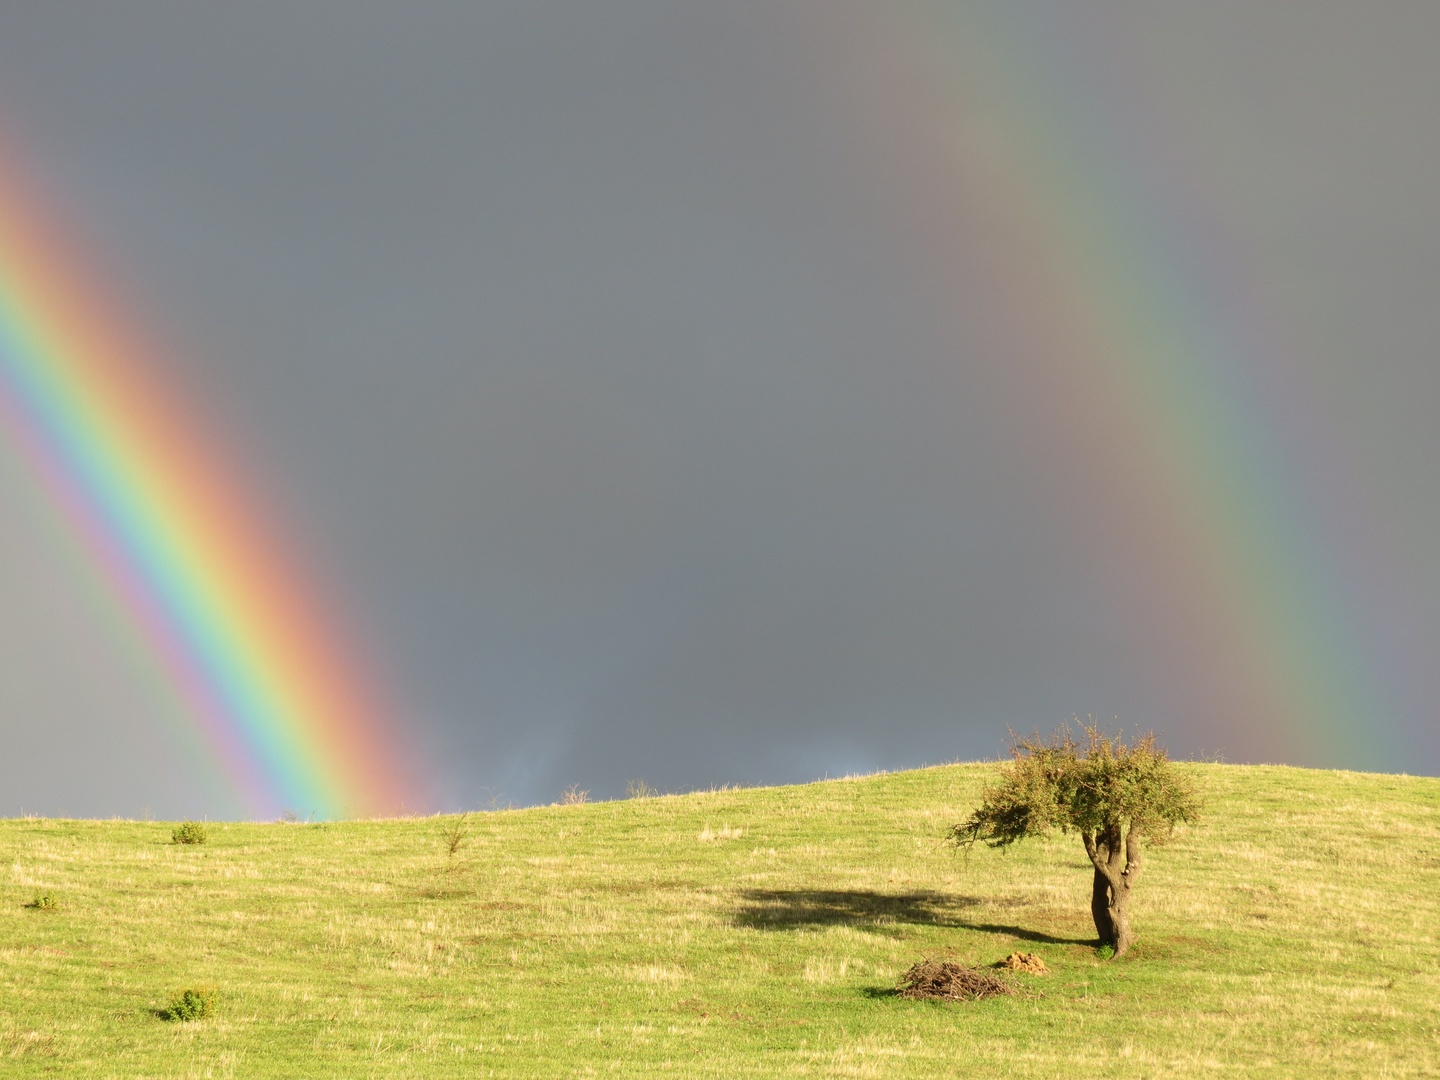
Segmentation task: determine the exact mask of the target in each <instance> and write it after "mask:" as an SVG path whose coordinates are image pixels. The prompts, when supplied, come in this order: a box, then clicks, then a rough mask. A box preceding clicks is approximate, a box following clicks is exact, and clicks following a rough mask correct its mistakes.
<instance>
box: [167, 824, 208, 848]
mask: <svg viewBox="0 0 1440 1080" xmlns="http://www.w3.org/2000/svg"><path fill="white" fill-rule="evenodd" d="M205 836H206V833H205V825H204V823H203V822H199V821H182V822H181V823H180V824H179V825H176V826H175V828H174V830H173V831H172V832H171V833H170V842H171V843H172V844H203V843H205Z"/></svg>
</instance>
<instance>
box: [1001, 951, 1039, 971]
mask: <svg viewBox="0 0 1440 1080" xmlns="http://www.w3.org/2000/svg"><path fill="white" fill-rule="evenodd" d="M995 966H996V967H998V968H1002V969H1004V970H1005V971H1023V972H1026V973H1027V974H1030V975H1046V974H1048V973H1049V971H1050V969H1049V968H1048V967H1046V966H1045V961H1044V960H1042V959H1041V957H1040V954H1039V953H1033V952H1012V953H1011V954H1010V955H1009V956H1007V957H1005V959H1004V960H1001V961H1000V962H999V963H998V964H996V965H995Z"/></svg>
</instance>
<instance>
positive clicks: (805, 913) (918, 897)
mask: <svg viewBox="0 0 1440 1080" xmlns="http://www.w3.org/2000/svg"><path fill="white" fill-rule="evenodd" d="M739 896H740V901H741V903H740V905H739V907H737V908H736V909H735V912H734V914H733V915H732V917H731V921H732V922H733V923H734V924H735V925H736V926H745V927H749V928H751V929H754V930H794V929H797V928H799V927H802V926H855V927H860V928H864V929H873V930H879V931H884V930H886V929H888V928H891V927H895V926H897V925H901V924H908V925H912V926H913V925H918V926H943V927H947V928H950V929H954V930H974V931H977V932H979V933H982V934H1001V935H1004V936H1007V937H1012V938H1016V939H1018V940H1020V941H1033V942H1038V943H1040V944H1042V945H1098V944H1099V941H1098V939H1093V938H1075V937H1058V936H1056V935H1054V934H1047V933H1045V932H1044V931H1041V930H1032V929H1030V928H1029V927H1025V926H1008V925H1001V924H998V923H981V922H972V921H970V920H968V919H966V918H964V915H963V912H964V911H965V910H966V909H968V908H974V907H978V906H980V905H981V904H983V903H985V901H984V900H982V899H980V898H979V897H975V896H950V895H947V894H946V893H939V892H929V891H926V892H907V893H882V892H876V891H874V890H872V889H742V890H740V893H739Z"/></svg>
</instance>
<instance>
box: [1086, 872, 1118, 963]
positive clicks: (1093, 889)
mask: <svg viewBox="0 0 1440 1080" xmlns="http://www.w3.org/2000/svg"><path fill="white" fill-rule="evenodd" d="M1090 917H1091V918H1092V919H1094V920H1095V933H1096V934H1098V935H1099V936H1100V944H1101V945H1114V944H1115V926H1114V924H1113V923H1112V922H1111V921H1110V879H1109V878H1107V877H1106V876H1105V875H1104V874H1102V873H1101V872H1100V870H1099V868H1098V867H1097V868H1096V870H1095V881H1094V883H1093V884H1092V885H1091V886H1090Z"/></svg>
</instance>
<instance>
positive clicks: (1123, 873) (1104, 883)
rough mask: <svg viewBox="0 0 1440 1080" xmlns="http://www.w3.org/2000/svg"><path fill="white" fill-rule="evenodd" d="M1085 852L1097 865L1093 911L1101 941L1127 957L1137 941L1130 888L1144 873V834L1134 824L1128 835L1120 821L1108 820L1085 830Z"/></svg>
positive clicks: (1095, 865) (1118, 954)
mask: <svg viewBox="0 0 1440 1080" xmlns="http://www.w3.org/2000/svg"><path fill="white" fill-rule="evenodd" d="M1080 838H1081V839H1082V840H1083V841H1084V842H1085V854H1087V855H1089V856H1090V862H1091V863H1092V864H1093V865H1094V867H1095V880H1094V884H1093V886H1092V887H1091V892H1090V914H1091V916H1092V917H1093V918H1094V920H1095V929H1096V931H1098V932H1099V934H1100V944H1102V945H1110V946H1111V947H1113V948H1114V950H1115V953H1114V955H1115V956H1117V957H1119V956H1124V955H1125V954H1126V953H1127V952H1129V951H1130V946H1132V945H1134V944H1135V934H1134V932H1133V931H1132V930H1131V929H1130V890H1131V888H1132V886H1134V884H1135V880H1136V879H1137V878H1138V877H1139V876H1140V836H1139V834H1138V833H1137V832H1136V829H1135V826H1134V824H1133V823H1132V824H1131V826H1130V829H1129V833H1128V835H1126V834H1125V833H1124V832H1122V829H1121V825H1120V822H1118V821H1109V822H1106V824H1105V827H1104V828H1103V829H1100V830H1098V831H1097V832H1093V833H1087V832H1083V831H1082V832H1081V833H1080Z"/></svg>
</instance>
